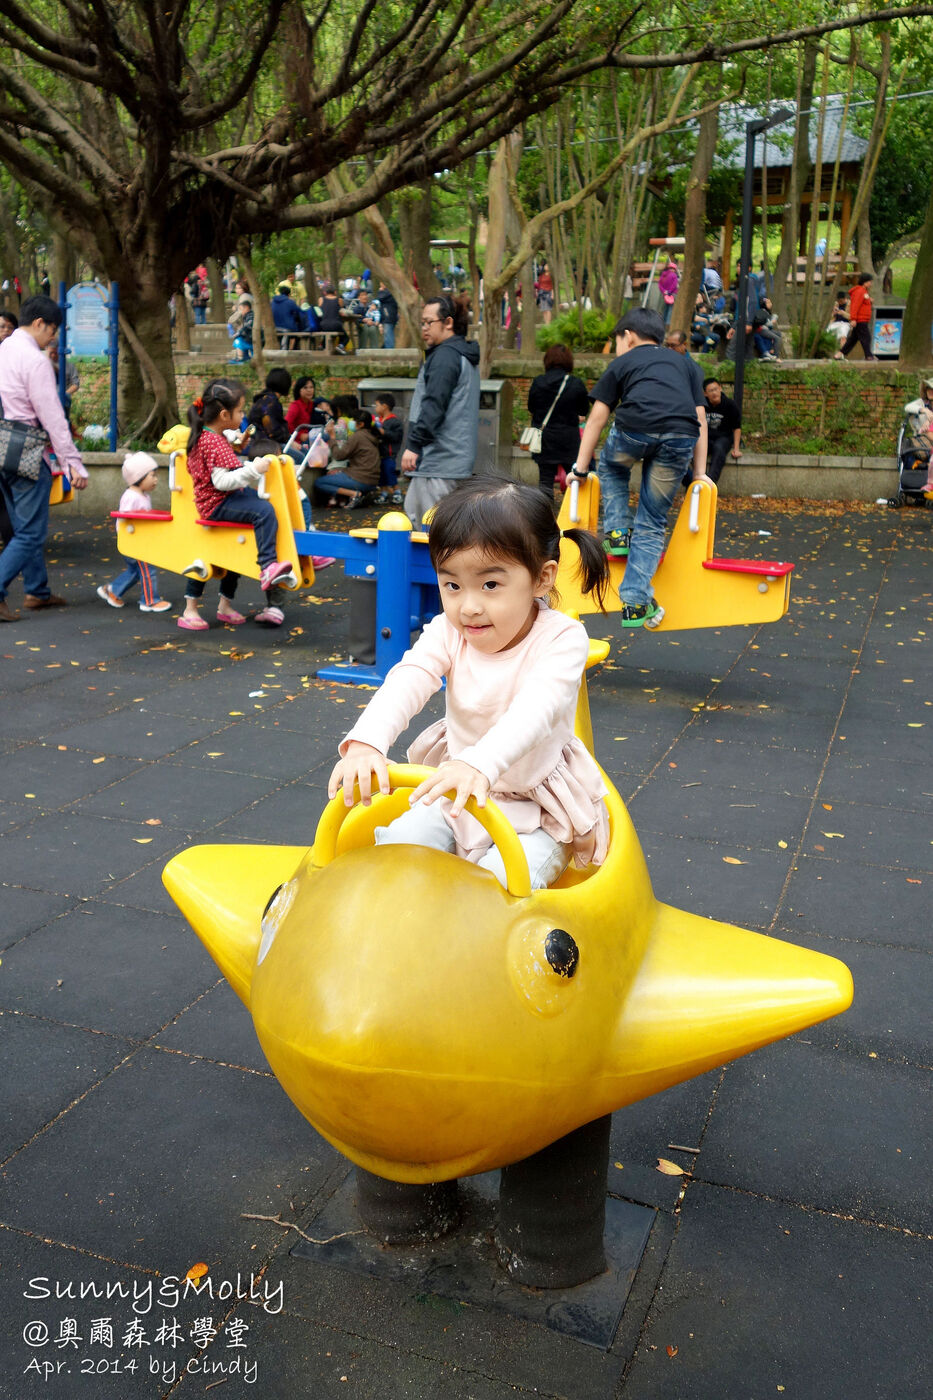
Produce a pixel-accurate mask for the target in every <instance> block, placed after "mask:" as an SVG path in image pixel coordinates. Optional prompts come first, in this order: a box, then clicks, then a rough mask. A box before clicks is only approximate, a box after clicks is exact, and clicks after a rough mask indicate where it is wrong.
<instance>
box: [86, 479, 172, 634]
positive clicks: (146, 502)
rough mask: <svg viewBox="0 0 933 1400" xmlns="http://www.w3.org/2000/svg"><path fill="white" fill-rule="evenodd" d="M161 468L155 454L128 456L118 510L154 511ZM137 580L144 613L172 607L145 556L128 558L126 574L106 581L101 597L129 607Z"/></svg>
mask: <svg viewBox="0 0 933 1400" xmlns="http://www.w3.org/2000/svg"><path fill="white" fill-rule="evenodd" d="M158 470H159V464H158V462H157V461H156V460H155V458H154V457H150V456H149V453H148V452H131V453H130V454H129V456H127V457H125V458H124V459H123V465H122V467H121V468H120V471H121V473H122V475H123V480H124V481H125V482H126V490H125V491H124V492H123V495H122V496H121V497H120V504H119V506H118V507H117V509H118V510H119V511H142V510H146V511H149V510H152V501H151V499H150V497H151V494H152V492H153V491H154V490H155V488H156V480H157V477H156V473H157V472H158ZM134 583H141V584H142V590H143V596H142V598H141V599H140V601H139V611H140V612H153V613H164V612H168V611H169V610H170V608H171V606H172V605H171V603H170V602H168V600H167V599H165V598H160V597H159V575H158V574H157V573H156V571H155V569H154V568H153V567H152V565H151V564H146V563H145V562H144V561H143V560H142V559H127V561H126V568H125V569H124V570H123V572H122V574H119V575H118V576H117V577H116V578H115V579H114V581H113V583H102V584H101V585H100V587H99V588H98V590H97V596H98V598H103V600H104V602H105V603H109V604H110V606H111V607H112V608H122V607H124V606H125V604H124V602H123V595H124V594H125V593H128V592H129V591H130V589H131V588H132V587H133V584H134Z"/></svg>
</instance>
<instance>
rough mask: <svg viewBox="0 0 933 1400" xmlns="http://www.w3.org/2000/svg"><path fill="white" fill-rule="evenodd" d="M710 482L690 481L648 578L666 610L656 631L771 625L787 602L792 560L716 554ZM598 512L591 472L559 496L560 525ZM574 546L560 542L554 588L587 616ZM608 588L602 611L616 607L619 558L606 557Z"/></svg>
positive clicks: (621, 570) (590, 521)
mask: <svg viewBox="0 0 933 1400" xmlns="http://www.w3.org/2000/svg"><path fill="white" fill-rule="evenodd" d="M716 499H717V492H716V487H715V485H714V484H713V482H711V481H695V482H693V483H692V485H690V486H689V487H688V488H687V494H686V496H685V498H684V502H683V505H682V506H681V509H680V513H679V515H678V517H677V520H676V522H675V525H674V529H673V532H672V534H671V537H670V540H669V541H668V546H667V549H666V550H665V552H664V555H663V556H662V559H661V563H660V564H659V565H658V570H657V573H656V574H655V576H654V582H653V585H652V587H653V592H654V596H655V597H656V598H657V600H658V602H659V603H660V604H661V606H662V607H663V609H664V617H663V619H662V620H661V623H660V625H659V627H658V628H657V629H656V630H657V631H659V632H662V631H666V632H673V631H678V630H684V629H687V628H690V627H735V626H747V625H749V624H755V623H762V622H777V621H778V619H779V618H782V617H783V616H784V614H785V613H786V612H787V608H788V604H789V603H790V576H791V573H792V572H793V568H794V566H793V564H787V563H777V562H776V563H773V564H772V563H770V562H761V561H759V560H755V559H720V558H717V557H716V555H715V554H714V553H713V550H714V546H715V543H716ZM598 514H599V477H598V476H596V474H595V473H594V472H590V474H589V475H588V476H587V478H586V480H585V481H583V482H576V481H575V482H573V483H572V484H571V487H570V489H569V490H568V491H567V492H566V493H565V495H564V502H563V505H562V507H561V512H560V516H559V524H560V527H561V529H563V530H568V529H570V528H571V526H572V525H577V526H580V527H582V528H583V529H585V530H593V531H595V530H596V528H597V517H598ZM578 566H579V550H578V549H577V547H576V545H575V544H574V543H573V541H572V540H561V546H560V568H559V570H558V573H557V590H558V592H559V594H560V605H561V608H562V609H563V610H565V611H568V612H569V611H575V612H578V613H592V612H595V611H596V605H595V603H594V601H593V599H592V597H587V596H586V595H584V594H583V593H581V592H580V585H579V578H578ZM609 567H610V572H611V575H612V587H611V589H609V590H608V592H607V596H606V604H605V606H606V611H607V612H618V611H619V610H620V609H621V606H622V604H621V600H620V598H619V585H620V584H621V582H622V580H623V578H624V577H625V560H624V559H617V558H613V557H611V556H610V560H609Z"/></svg>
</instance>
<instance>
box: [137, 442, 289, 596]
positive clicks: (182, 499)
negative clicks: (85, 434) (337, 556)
mask: <svg viewBox="0 0 933 1400" xmlns="http://www.w3.org/2000/svg"><path fill="white" fill-rule="evenodd" d="M182 434H183V435H184V436H183V440H184V441H187V436H188V429H187V428H182V427H181V426H179V427H178V428H173V429H172V430H171V431H170V432H169V433H168V434H166V436H165V437H164V438H163V439H162V441H161V442H160V443H159V448H160V450H163V451H164V450H168V451H169V452H170V458H169V492H170V498H171V510H169V511H145V512H120V511H111V515H112V517H113V519H115V520H116V522H117V547H118V549H119V550H120V553H121V554H124V555H126V556H127V557H128V558H130V559H141V560H143V561H144V562H145V563H147V564H152V565H154V566H155V567H157V568H160V569H168V570H169V571H170V572H172V573H175V574H187V575H190V576H191V577H193V578H199V579H207V578H212V577H216V576H217V575H219V574H222V573H224V572H226V571H227V570H231V569H232V570H234V571H235V572H236V573H238V574H242V575H243V576H244V578H255V579H258V578H259V575H260V568H259V564H258V563H257V561H256V543H255V538H254V533H253V529H252V526H250V525H246V524H239V523H237V522H235V521H233V522H231V521H220V520H202V519H201V517H200V515H199V514H198V510H197V507H196V506H195V503H194V483H193V482H192V480H191V477H190V475H189V474H188V468H187V456H186V454H185V452H184V451H182V450H181V449H180V447H179V446H178V443H179V441H180V440H182ZM263 494H264V495H266V496H267V497H268V499H269V501H270V503H271V504H272V507H273V509H274V510H275V514H276V518H277V520H278V527H279V528H278V534H277V536H276V558H277V559H290V560H291V561H292V563H293V564H294V567H295V572H294V574H293V575H292V576H291V577H289V578H285V579H282V580H281V583H280V586H281V587H285V588H309V587H310V586H311V585H312V584H313V583H314V568H313V566H312V564H311V559H310V557H308V556H307V555H299V553H298V550H297V547H296V545H295V531H296V530H298V531H300V530H303V529H304V517H303V516H302V513H301V502H300V500H299V497H298V483H297V481H296V479H295V471H294V467H293V464H292V461H291V458H289V457H277V458H274V459H273V460H272V461H271V463H270V466H269V471H268V473H267V474H266V477H265V484H264V487H263Z"/></svg>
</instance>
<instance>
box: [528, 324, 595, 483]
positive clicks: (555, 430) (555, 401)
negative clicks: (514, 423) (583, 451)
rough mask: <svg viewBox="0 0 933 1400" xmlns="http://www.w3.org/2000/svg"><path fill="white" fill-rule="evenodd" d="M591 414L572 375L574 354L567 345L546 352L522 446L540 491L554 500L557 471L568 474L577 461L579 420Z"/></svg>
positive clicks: (533, 389) (533, 384) (579, 383)
mask: <svg viewBox="0 0 933 1400" xmlns="http://www.w3.org/2000/svg"><path fill="white" fill-rule="evenodd" d="M589 411H590V400H589V395H588V394H587V392H586V385H585V384H584V383H583V380H582V379H578V378H577V376H576V375H575V374H574V373H573V354H572V352H571V350H570V349H569V347H568V346H566V345H552V346H551V348H550V349H549V350H547V351H545V355H544V373H543V374H539V375H538V377H537V379H533V380H532V381H531V387H530V388H529V390H528V412H529V413H530V414H531V427H530V428H526V429H525V431H524V433H522V446H523V447H527V448H528V450H529V451H530V452H531V455H532V457H533V458H534V460H535V462H536V463H537V467H538V482H539V485H540V487H541V490H542V491H543V492H544V493H545V495H546V496H548V497H549V498H550V499H551V500H553V499H554V479H555V477H556V476H557V473H558V471H559V470H560V469H561V468H563V469H564V471H565V472H566V471H569V470H570V468H571V467H572V466H573V464H574V462H575V461H576V460H577V454H578V453H579V451H580V420H581V419H585V418H586V416H587V414H588V413H589ZM528 438H531V441H530V442H529V441H527V440H526V439H528Z"/></svg>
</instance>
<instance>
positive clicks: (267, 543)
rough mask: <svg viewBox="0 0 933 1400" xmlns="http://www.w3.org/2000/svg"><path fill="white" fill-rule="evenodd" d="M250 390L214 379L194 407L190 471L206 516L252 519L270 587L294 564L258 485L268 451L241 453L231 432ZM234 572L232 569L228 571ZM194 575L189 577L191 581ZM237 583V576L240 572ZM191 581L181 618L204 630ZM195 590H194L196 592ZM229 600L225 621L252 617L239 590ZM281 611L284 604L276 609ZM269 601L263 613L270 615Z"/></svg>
mask: <svg viewBox="0 0 933 1400" xmlns="http://www.w3.org/2000/svg"><path fill="white" fill-rule="evenodd" d="M245 402H246V390H245V389H244V387H243V385H242V384H240V383H239V382H238V380H235V379H211V380H209V381H208V383H207V384H206V385H205V387H204V391H203V393H202V394H201V396H200V398H197V399H195V401H194V403H193V404H192V405H191V407H190V408H189V410H188V424H189V426H190V428H191V433H190V436H189V438H188V472H189V474H190V476H191V480H192V481H193V483H194V503H195V505H196V507H197V510H198V514H199V515H200V516H201V518H202V519H203V520H234V521H237V522H242V523H243V524H245V525H252V526H253V529H254V531H255V535H256V555H257V559H258V563H259V568H260V571H261V572H260V575H259V587H260V588H261V589H262V590H263V592H264V593H268V591H269V589H271V588H272V586H273V585H274V584H275V583H276V582H277V581H278V580H279V579H281V578H284V577H285V575H286V574H290V573H291V572H292V565H291V564H290V563H287V562H285V561H283V560H277V559H276V557H275V541H276V536H277V534H278V520H277V518H276V514H275V510H274V509H273V507H272V504H271V502H269V501H267V500H264V499H263V498H262V497H260V495H259V494H258V492H257V491H256V489H255V486H254V485H253V483H258V482H259V481H260V480H261V479H262V477H263V476H264V475H265V474H266V472H267V471H268V470H269V458H268V456H263V457H260V458H259V459H258V460H257V461H254V462H243V461H242V460H241V459H240V458H239V457H237V455H236V453H235V452H234V450H233V448H232V447H231V445H230V443H229V442H228V441H227V439H226V437H225V436H224V434H225V432H230V433H233V434H237V433H238V432H239V429H240V420H241V419H242V417H243V405H244V404H245ZM227 577H228V578H230V575H229V574H228V576H227ZM192 582H193V581H192V580H190V579H189V580H188V583H189V585H190V584H191V583H192ZM234 587H235V576H234ZM203 591H204V588H203V584H202V585H201V587H200V591H198V590H197V589H192V588H191V587H189V588H188V589H187V591H186V597H185V612H184V614H183V615H182V616H181V617H180V618H179V619H178V625H179V627H183V628H186V629H187V630H189V631H201V630H203V629H204V628H206V627H207V625H208V624H207V623H206V622H205V621H204V619H203V618H202V617H200V616H199V615H198V610H197V600H198V598H200V596H201V593H203ZM192 595H193V596H192ZM221 597H222V602H223V603H224V604H225V606H223V607H222V608H221V609H220V610H219V611H218V613H217V619H218V621H219V622H225V623H232V624H234V625H238V624H239V623H241V622H245V621H246V619H245V618H244V617H243V615H242V613H239V612H237V611H236V609H235V608H233V607H232V599H233V594H232V593H231V592H229V590H228V591H226V592H222V595H221ZM274 610H275V611H276V612H277V611H279V609H277V608H276V609H274ZM268 612H269V605H268V603H267V605H266V607H265V608H264V609H263V611H262V612H260V613H258V614H257V617H256V620H257V621H270V620H272V619H270V618H268V617H264V614H265V613H268Z"/></svg>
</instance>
